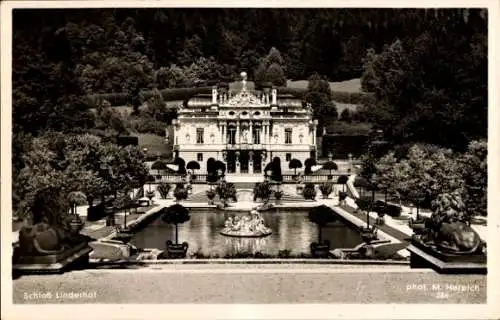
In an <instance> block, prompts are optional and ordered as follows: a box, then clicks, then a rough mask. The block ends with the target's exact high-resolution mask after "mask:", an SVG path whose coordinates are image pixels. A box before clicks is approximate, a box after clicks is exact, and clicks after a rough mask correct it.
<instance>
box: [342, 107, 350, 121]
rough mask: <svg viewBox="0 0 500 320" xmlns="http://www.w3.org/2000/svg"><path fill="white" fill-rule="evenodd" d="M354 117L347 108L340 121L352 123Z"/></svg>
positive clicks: (343, 111)
mask: <svg viewBox="0 0 500 320" xmlns="http://www.w3.org/2000/svg"><path fill="white" fill-rule="evenodd" d="M352 120H353V116H352V114H351V111H350V110H349V109H347V108H345V109H344V110H342V112H341V113H340V121H345V122H352Z"/></svg>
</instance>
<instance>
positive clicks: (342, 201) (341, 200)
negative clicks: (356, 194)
mask: <svg viewBox="0 0 500 320" xmlns="http://www.w3.org/2000/svg"><path fill="white" fill-rule="evenodd" d="M346 199H347V192H345V191H339V203H340V205H346Z"/></svg>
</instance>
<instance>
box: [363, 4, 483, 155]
mask: <svg viewBox="0 0 500 320" xmlns="http://www.w3.org/2000/svg"><path fill="white" fill-rule="evenodd" d="M451 12H452V11H449V13H451ZM449 13H447V14H443V15H442V16H441V17H439V18H437V19H436V20H438V21H439V22H438V24H439V25H440V26H441V27H439V28H436V27H435V26H432V27H430V28H428V29H427V30H426V31H423V32H421V33H420V34H419V35H418V36H417V37H415V38H412V37H407V38H405V39H404V40H395V41H394V42H392V44H391V45H389V46H386V47H385V48H383V50H382V51H381V52H380V53H379V54H375V53H374V52H369V56H368V57H367V60H366V64H365V73H364V75H363V77H362V79H363V80H362V82H363V87H364V89H365V90H368V91H371V92H373V93H374V95H375V106H368V107H367V108H368V109H369V112H368V113H371V116H370V118H371V120H372V121H375V122H376V123H377V124H378V125H380V126H383V127H385V128H387V129H388V130H387V132H385V135H386V138H388V139H389V140H390V141H392V142H395V143H403V142H408V141H410V142H417V141H418V142H425V143H432V144H437V145H440V146H443V147H448V148H452V149H453V150H457V151H464V150H465V149H466V147H467V144H468V142H469V141H471V140H473V139H477V138H482V137H486V130H485V127H484V126H482V125H481V124H484V123H485V122H486V120H487V107H486V104H485V103H484V101H485V99H486V87H485V86H484V85H483V84H485V83H486V72H485V70H486V61H487V58H486V51H485V49H486V48H487V43H486V41H485V38H484V35H485V32H486V25H485V24H484V20H482V19H478V20H477V21H476V22H475V23H474V24H469V23H464V22H463V21H461V20H462V16H461V14H460V15H451V14H449ZM475 14H477V12H475ZM476 17H477V16H476ZM465 30H468V31H467V32H464V31H465ZM466 57H468V58H466ZM447 79H448V80H447ZM472 83H481V85H480V86H479V87H473V86H471V84H472ZM429 126H439V128H440V132H441V134H440V135H435V134H433V133H431V132H429V130H426V129H425V128H427V127H429ZM464 128H466V129H464Z"/></svg>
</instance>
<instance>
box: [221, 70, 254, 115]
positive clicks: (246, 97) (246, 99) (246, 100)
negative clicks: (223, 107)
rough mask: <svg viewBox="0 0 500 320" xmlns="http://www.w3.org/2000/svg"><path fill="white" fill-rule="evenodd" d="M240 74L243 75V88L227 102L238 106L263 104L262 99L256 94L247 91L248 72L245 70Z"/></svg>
mask: <svg viewBox="0 0 500 320" xmlns="http://www.w3.org/2000/svg"><path fill="white" fill-rule="evenodd" d="M240 76H241V83H242V89H241V91H240V92H239V93H238V94H236V95H235V96H233V97H232V98H231V99H229V100H228V101H227V103H226V104H227V105H230V106H238V107H247V106H249V105H258V106H261V105H262V101H261V100H260V99H259V98H257V97H256V96H255V95H253V94H252V93H250V92H249V91H247V73H246V72H244V71H243V72H242V73H241V74H240Z"/></svg>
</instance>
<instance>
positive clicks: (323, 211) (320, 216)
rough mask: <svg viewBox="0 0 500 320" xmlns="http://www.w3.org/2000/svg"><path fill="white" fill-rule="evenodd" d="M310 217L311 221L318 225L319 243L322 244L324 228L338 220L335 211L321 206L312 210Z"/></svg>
mask: <svg viewBox="0 0 500 320" xmlns="http://www.w3.org/2000/svg"><path fill="white" fill-rule="evenodd" d="M308 217H309V221H311V222H313V223H316V224H317V225H318V243H321V241H322V238H323V237H322V228H324V227H325V226H326V225H327V224H328V223H331V222H334V221H335V220H336V216H335V211H333V209H332V208H330V207H328V206H325V205H321V206H317V207H314V208H312V209H311V210H310V211H309V214H308Z"/></svg>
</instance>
